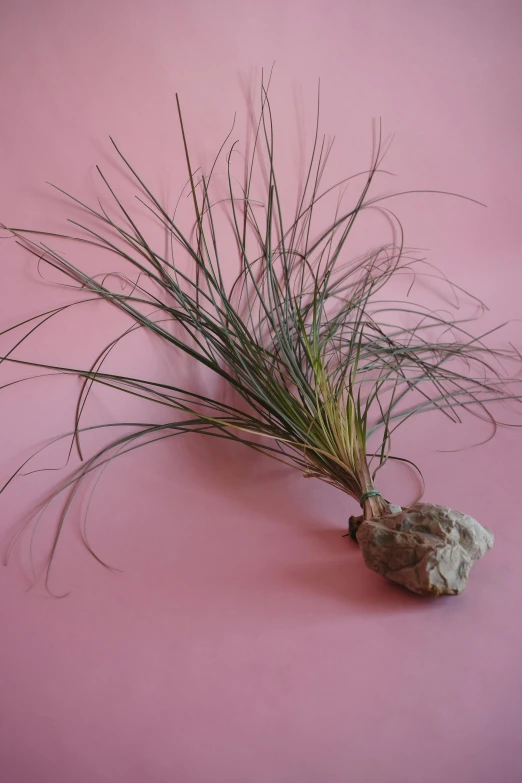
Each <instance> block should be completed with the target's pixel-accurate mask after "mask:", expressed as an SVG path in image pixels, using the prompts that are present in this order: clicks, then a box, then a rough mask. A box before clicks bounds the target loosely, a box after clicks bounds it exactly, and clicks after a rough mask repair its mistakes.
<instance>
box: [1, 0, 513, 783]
mask: <svg viewBox="0 0 522 783" xmlns="http://www.w3.org/2000/svg"><path fill="white" fill-rule="evenodd" d="M521 25H522V11H521V7H520V4H519V3H518V2H509V1H508V0H495V1H493V0H490V1H484V0H458V2H446V0H440V1H439V2H428V1H427V0H417V1H416V2H414V1H413V0H411V1H409V2H408V1H406V0H366V2H364V3H359V2H354V1H353V0H345V1H344V2H289V1H288V0H286V1H284V0H281V2H278V3H276V2H257V3H253V2H251V0H246V2H220V1H218V2H210V1H207V2H202V1H199V2H198V1H196V2H190V3H189V2H173V1H171V2H159V0H151V1H150V2H137V1H136V0H134V2H123V1H120V0H117V1H112V2H101V0H94V2H83V3H80V2H72V3H71V2H65V1H64V0H55V1H54V2H48V1H47V0H32V1H31V0H21V2H15V1H14V0H3V3H2V4H1V7H0V69H1V70H0V74H1V75H0V78H1V83H2V90H1V108H2V122H1V123H0V164H1V166H0V171H1V180H0V219H1V220H2V221H4V222H6V223H15V224H22V225H35V224H36V225H38V226H43V227H46V228H50V227H56V226H57V225H58V224H59V221H61V220H62V219H63V217H64V216H65V209H64V205H63V201H62V200H61V199H60V198H57V197H56V196H55V195H53V194H52V193H49V191H48V189H46V188H45V185H44V182H45V180H52V181H53V182H56V183H57V184H59V185H61V186H62V187H64V188H65V189H68V190H72V191H74V192H75V193H76V194H78V195H79V196H80V197H87V198H90V199H92V198H93V196H94V193H95V192H96V191H95V187H97V186H95V184H94V175H93V164H94V163H96V162H99V161H101V162H102V163H103V164H104V165H106V166H109V167H110V163H107V153H108V144H107V136H108V134H109V133H110V134H112V135H113V136H114V137H115V138H116V139H117V140H118V141H119V143H120V144H121V145H122V146H123V147H124V149H125V150H126V151H127V152H128V154H129V156H130V157H131V158H132V160H133V161H134V162H136V164H137V165H138V166H139V168H140V170H141V171H142V172H144V173H145V174H146V175H147V178H148V180H149V181H150V182H151V183H152V184H153V185H154V186H155V187H156V188H157V189H158V190H159V191H160V192H163V193H165V197H166V198H167V199H168V200H170V202H172V200H173V199H174V198H175V197H176V196H177V193H178V190H179V187H180V185H181V184H182V183H183V178H184V176H185V171H184V169H183V161H182V158H181V155H180V148H179V134H178V129H177V125H176V117H175V104H174V92H175V91H177V92H179V94H180V96H181V99H182V102H183V106H184V113H185V117H186V122H187V126H188V130H189V132H190V136H191V144H192V148H193V151H194V155H195V157H196V159H198V161H199V162H203V163H205V162H207V163H208V159H209V155H210V153H211V151H213V150H215V149H216V147H217V146H218V145H219V144H220V142H221V141H222V139H223V138H224V136H225V135H226V133H227V132H228V130H229V126H230V121H231V118H232V115H233V112H234V110H238V114H239V116H240V117H241V112H244V92H245V85H248V84H249V83H250V82H251V80H252V79H253V78H254V77H255V78H258V77H259V72H260V67H261V66H264V67H265V68H269V67H270V65H271V63H272V61H273V60H276V61H277V64H276V71H275V77H274V84H273V89H272V97H273V103H274V108H275V111H276V116H278V117H280V118H281V120H280V125H282V127H281V130H280V133H281V135H282V136H281V137H282V144H283V145H286V147H287V148H288V150H289V151H290V152H289V156H288V160H287V162H286V164H285V165H286V166H287V170H288V172H291V171H293V169H292V166H293V165H294V162H295V161H296V160H297V157H298V156H297V153H295V155H294V157H292V155H293V152H292V146H291V145H292V139H294V138H295V117H296V102H297V103H299V101H298V100H297V99H296V98H295V96H296V95H298V94H301V95H302V103H303V106H304V109H303V111H304V113H305V116H306V117H307V118H308V119H307V122H308V121H309V120H310V118H312V116H313V105H314V99H315V83H316V79H317V77H318V76H320V77H321V79H322V96H323V113H322V127H323V129H324V130H325V131H326V132H328V133H331V134H335V135H336V136H337V142H336V144H337V152H336V155H337V157H336V158H335V165H336V166H339V171H340V172H341V174H344V173H346V172H347V173H352V172H353V171H356V170H360V169H361V168H363V167H364V166H365V165H367V160H368V156H369V151H370V148H371V144H370V142H371V127H372V121H373V120H374V118H375V117H378V116H381V117H382V118H383V122H384V126H385V129H386V132H387V133H391V132H395V134H396V138H395V142H394V144H393V146H392V149H391V151H390V153H389V157H388V161H387V165H388V168H389V169H390V170H392V171H394V172H396V173H397V174H399V175H400V176H399V178H398V179H397V181H396V182H394V184H393V188H394V189H407V188H421V187H427V188H434V189H436V188H441V189H444V190H451V191H458V192H460V193H465V194H466V195H470V196H472V197H474V198H477V199H479V200H482V201H485V202H486V203H487V204H488V205H489V208H488V209H487V210H483V209H480V208H478V207H473V206H471V205H469V204H465V203H464V202H460V203H456V202H454V201H450V200H446V199H443V198H436V197H433V198H428V197H409V198H405V199H403V200H402V201H401V202H400V204H399V203H397V204H396V208H397V210H398V212H399V214H400V216H401V219H403V222H404V224H405V227H406V231H407V241H408V243H409V244H411V245H417V246H422V247H429V248H430V252H429V258H430V260H431V261H432V262H433V263H435V264H437V265H438V266H439V267H440V268H442V269H443V270H444V271H445V272H446V273H448V274H450V276H451V277H452V278H453V279H454V280H455V281H456V282H457V283H459V284H461V285H464V286H468V287H471V288H472V290H473V292H474V293H476V294H477V295H478V296H481V297H483V298H485V299H486V300H487V302H488V303H489V304H490V306H491V313H490V314H489V315H488V319H489V320H488V323H489V321H490V322H491V323H495V322H498V321H500V320H504V319H507V318H513V319H516V318H518V317H519V316H520V290H521V286H522V265H521V254H520V228H519V227H520V215H519V212H520V204H521V203H522V185H521V181H522V180H521V177H520V171H521V164H522V147H521V144H520V138H521V135H520V134H521V131H522V116H521V109H520V99H519V98H520V95H519V93H520V79H521V76H522V74H521V65H522V47H520V30H521V29H522V28H521ZM307 127H308V128H309V129H310V128H311V126H310V125H307ZM310 132H311V131H310ZM307 133H308V131H307ZM309 140H310V133H308V135H307V141H308V142H309ZM294 152H295V150H294ZM397 183H398V185H397ZM369 241H371V239H370V238H369ZM0 260H1V263H2V286H1V290H0V297H1V302H2V311H1V322H0V323H1V326H2V327H5V326H6V325H8V324H10V323H12V322H13V321H14V320H19V319H21V318H22V317H25V316H29V315H31V314H34V313H35V312H38V311H40V310H43V309H44V308H47V307H48V306H50V305H51V304H54V303H57V302H61V301H64V299H63V297H64V296H66V293H64V292H63V291H62V290H56V289H54V288H53V287H51V286H49V285H48V284H45V283H43V282H41V281H40V280H39V278H38V277H37V274H36V271H35V267H34V264H33V263H32V261H31V260H30V259H28V257H27V255H26V254H23V253H22V252H21V251H19V250H18V249H17V248H15V247H14V246H13V243H12V242H7V241H6V242H4V241H2V242H0ZM86 260H87V261H88V257H86V258H84V262H85V261H86ZM115 323H116V316H115V314H113V313H110V312H108V311H107V309H104V308H102V307H98V308H96V307H93V308H92V309H91V310H90V312H89V313H85V314H80V313H79V314H78V315H77V316H73V318H70V319H68V320H67V319H64V320H63V321H62V322H60V324H57V325H56V326H55V327H50V329H49V330H48V332H46V336H45V337H43V336H42V338H41V339H40V340H37V341H35V343H33V349H32V352H31V351H30V350H27V349H26V350H25V351H24V353H23V355H24V356H26V357H27V356H33V357H36V358H39V359H41V360H53V359H54V360H59V361H61V362H63V363H67V362H75V361H76V362H79V361H80V360H81V359H83V360H85V361H86V360H88V359H89V358H92V357H93V356H95V354H96V348H97V347H98V346H103V345H104V344H105V342H106V339H109V337H110V335H111V334H112V330H113V328H114V326H115ZM118 323H119V321H118ZM510 330H511V331H510V332H509V334H510V337H511V339H513V340H514V341H515V342H516V344H517V345H518V346H519V347H520V346H521V345H522V339H521V336H522V335H521V330H520V323H518V324H517V323H515V324H514V325H513V326H512V327H510ZM78 342H80V343H81V347H80V348H78ZM4 347H5V344H4V341H3V342H2V345H1V348H2V350H3V349H4ZM126 351H127V353H126ZM126 351H125V350H124V349H122V350H121V351H120V354H119V355H118V357H117V358H115V362H116V366H119V367H120V366H128V365H126V364H125V363H126V362H130V363H131V366H134V367H136V366H137V367H139V368H140V371H143V372H145V370H148V371H149V372H160V371H162V369H163V368H164V362H165V358H164V353H163V350H160V349H158V348H157V347H156V345H155V343H152V342H150V341H147V340H145V339H144V340H141V341H140V340H137V341H135V342H134V343H132V344H131V343H129V344H128V347H127V349H126ZM1 372H2V378H3V380H1V381H0V382H1V383H5V382H7V380H8V379H9V378H11V377H15V374H16V372H18V373H19V371H15V370H13V369H12V368H5V367H2V369H1ZM76 390H77V385H76V384H75V382H73V381H70V382H65V381H63V380H60V379H45V380H42V381H41V382H31V383H28V384H26V385H21V386H18V387H11V388H10V389H7V390H5V391H3V392H2V399H1V402H2V404H1V407H0V431H1V432H2V455H1V456H2V459H1V475H2V477H4V476H7V475H8V472H9V470H10V469H12V468H13V467H14V466H15V465H16V464H18V463H19V462H20V460H21V459H23V458H25V457H26V456H28V455H29V454H30V452H31V450H32V449H33V448H34V446H35V444H38V445H39V444H41V443H43V442H44V441H45V439H46V438H49V437H51V436H53V435H55V434H57V433H60V432H62V431H64V430H66V429H68V428H69V427H70V423H71V420H72V406H73V402H74V393H75V391H76ZM136 410H139V407H138V408H136V407H135V406H134V403H133V404H132V405H131V403H130V402H129V401H128V400H118V399H117V398H114V397H110V396H107V395H103V394H101V393H100V394H97V395H95V397H93V399H92V402H91V403H90V410H89V418H90V420H91V421H96V420H100V418H101V419H102V420H111V419H113V420H117V419H118V418H121V417H122V416H123V415H124V414H129V415H130V412H132V413H135V412H136ZM486 434H487V430H486V428H485V427H484V428H481V427H477V426H476V425H474V426H473V427H467V428H457V427H453V428H451V429H449V428H448V427H446V426H444V427H441V422H440V421H439V420H438V419H434V418H428V419H426V420H424V421H420V420H419V422H418V423H415V424H412V426H410V428H409V429H408V430H405V431H404V433H403V434H402V435H401V438H400V441H398V442H397V450H398V453H400V454H404V455H406V456H408V457H409V458H412V459H415V460H417V461H418V463H419V464H420V465H421V466H422V469H423V471H424V474H425V478H426V482H427V492H426V496H425V497H426V499H427V500H428V501H434V502H440V503H445V504H447V505H450V506H453V507H455V508H458V509H460V510H462V511H465V512H467V513H470V514H472V515H473V516H476V517H477V518H479V519H480V520H481V521H482V522H484V523H486V524H488V525H490V526H491V527H492V528H493V530H494V532H495V534H496V537H497V538H496V545H495V548H494V550H493V551H492V552H491V553H490V554H488V555H487V557H486V558H485V559H484V560H483V561H482V562H481V563H479V564H478V565H477V566H476V567H475V569H474V571H473V573H472V576H471V580H470V586H469V588H468V591H467V592H466V593H464V594H463V596H461V597H460V598H456V599H455V598H450V599H446V600H435V601H428V600H422V599H418V598H416V597H415V596H413V595H409V594H406V593H404V592H402V591H400V590H399V589H396V588H394V587H392V586H390V585H389V584H387V583H385V582H384V581H383V580H381V579H380V578H379V577H377V576H376V575H374V574H372V573H370V572H368V571H367V570H366V569H365V568H364V566H363V564H362V562H361V558H360V554H359V552H358V551H357V549H356V547H355V546H352V545H351V544H350V543H348V541H347V540H346V539H342V538H341V534H342V533H343V532H344V530H345V526H346V520H347V516H348V514H349V513H353V512H354V511H355V504H354V503H353V502H352V501H351V500H350V499H346V498H344V497H343V496H342V495H341V494H340V493H339V492H336V491H335V490H332V489H330V488H328V487H327V486H326V485H322V484H319V483H317V482H315V483H314V482H309V481H305V480H303V479H302V478H301V477H300V476H298V475H297V474H296V475H293V474H290V473H289V472H288V471H285V470H282V469H279V467H277V466H276V465H275V464H274V465H272V464H271V463H269V462H268V461H263V460H262V459H261V458H257V457H256V456H255V455H253V454H250V453H247V454H245V453H244V452H243V451H240V450H234V449H231V448H228V447H227V448H225V447H223V446H220V445H219V444H216V443H214V442H211V443H202V442H200V441H197V440H196V439H193V440H185V441H183V440H182V439H176V440H174V441H172V442H169V441H167V442H166V443H163V444H161V445H158V446H154V447H149V448H146V449H144V450H143V451H141V452H138V453H137V454H135V455H133V456H132V457H126V458H125V459H124V460H122V461H121V462H118V463H116V464H114V466H113V467H112V468H111V470H110V471H109V473H108V475H107V476H106V478H105V479H104V481H103V483H101V484H100V486H99V488H98V490H97V493H96V495H95V498H94V500H93V504H92V510H91V528H90V530H91V539H92V543H93V544H94V546H95V548H96V550H97V551H98V552H99V554H100V555H101V556H103V557H104V558H105V559H106V560H108V561H109V562H110V563H111V564H113V565H115V566H118V567H120V568H122V569H124V571H125V573H124V574H119V575H112V574H110V573H109V572H107V571H106V570H104V569H102V568H101V567H100V566H98V565H97V564H96V562H95V561H94V560H92V558H90V557H89V556H88V555H87V553H86V552H85V550H84V548H83V547H82V545H81V543H80V540H79V532H78V525H79V519H80V512H81V510H82V508H83V507H84V505H85V500H84V501H82V502H83V506H82V503H80V504H78V507H76V508H75V510H73V512H72V513H71V516H70V518H69V523H68V525H67V527H66V530H65V533H64V538H63V540H62V544H61V548H60V550H59V556H58V558H57V561H56V569H55V571H54V575H53V586H54V588H55V589H56V590H57V591H64V592H65V591H70V595H69V596H68V597H67V598H65V599H63V600H55V599H51V598H49V597H48V596H47V595H46V593H45V591H44V590H43V589H42V587H41V585H40V582H38V583H37V585H36V586H35V587H34V589H33V590H31V591H30V592H26V590H25V588H26V586H27V585H28V584H29V582H28V581H27V580H26V578H25V575H24V574H25V566H26V561H27V548H28V544H27V542H26V543H25V544H24V545H22V547H21V548H20V549H19V550H17V552H16V554H15V556H14V558H13V560H12V561H11V564H10V566H9V568H7V569H2V570H1V571H0V579H1V580H2V584H1V590H0V602H1V603H0V607H1V608H0V611H1V615H0V616H1V620H2V624H1V628H2V631H3V633H2V642H1V644H0V671H1V672H2V675H1V677H0V689H1V691H0V695H1V697H0V779H1V780H2V783H3V782H4V781H5V783H50V782H51V781H53V783H58V782H59V783H62V782H63V783H102V782H105V781H111V782H112V781H114V783H116V782H117V783H119V782H120V781H125V782H126V783H149V782H150V783H156V782H158V783H159V781H168V782H169V783H177V782H178V781H179V783H196V782H197V783H210V782H211V781H212V783H213V782H214V781H216V782H219V783H247V782H248V783H318V781H327V782H328V783H338V782H339V783H341V781H343V782H344V781H348V780H349V781H354V782H355V783H374V781H375V782H377V781H383V782H384V783H417V782H418V781H423V782H424V783H435V781H447V783H453V782H454V781H463V783H467V782H468V781H469V782H470V783H471V782H473V783H486V782H488V783H489V781H492V780H495V781H497V783H516V782H517V781H520V780H522V753H521V752H520V740H519V733H520V725H521V722H522V698H521V696H522V691H521V685H522V668H521V663H520V661H521V660H522V621H521V617H522V614H521V610H522V575H521V574H522V570H521V569H520V566H519V562H520V559H519V558H520V554H521V552H522V548H521V547H522V534H521V527H520V518H519V517H520V513H519V507H520V503H519V498H518V492H519V486H520V467H521V460H520V444H521V440H520V439H521V437H522V432H521V431H520V430H518V431H517V430H510V431H506V430H502V431H500V432H499V434H498V435H497V437H496V438H495V439H494V440H493V441H492V442H490V443H488V444H487V445H486V446H484V447H482V448H476V449H469V450H467V451H465V452H459V453H450V454H443V453H441V452H440V451H439V450H440V449H444V448H457V447H459V446H462V445H466V444H468V443H473V442H474V441H476V440H478V439H480V438H481V437H483V436H485V435H486ZM63 459H64V454H63V452H60V451H59V450H58V451H56V453H54V454H53V459H52V462H49V463H48V464H53V465H58V464H61V463H62V462H63ZM40 464H42V463H40ZM57 476H58V474H56V473H51V474H49V473H41V474H38V475H36V476H33V477H28V478H25V479H21V480H20V481H19V482H18V483H17V484H16V485H14V486H12V487H10V489H9V492H8V493H7V494H5V495H4V496H2V497H1V498H0V518H1V520H2V527H1V531H0V532H1V538H0V540H1V541H2V545H3V546H5V545H6V544H7V541H8V536H9V533H10V531H11V530H12V529H13V525H15V524H16V522H18V521H20V520H21V519H22V518H23V515H24V514H25V513H26V512H27V510H28V508H29V507H30V506H31V503H32V501H33V500H35V499H37V498H40V497H41V496H42V494H43V493H44V492H45V491H46V490H48V489H49V487H51V486H52V485H53V481H54V480H55V479H56V478H57ZM379 486H380V487H381V488H382V489H383V492H385V494H386V495H387V496H393V499H395V500H396V501H398V502H408V501H409V500H411V498H412V493H413V492H414V491H415V486H414V484H413V483H412V481H411V479H410V477H409V476H407V475H405V474H403V473H402V472H400V471H398V470H392V469H390V471H388V473H387V475H386V476H383V478H382V481H381V483H380V485H379ZM57 513H58V508H57V507H56V508H54V516H53V513H52V512H51V513H50V514H49V515H48V517H47V518H46V522H45V524H44V526H43V531H44V532H42V534H41V538H40V537H38V540H37V542H35V543H36V550H37V552H38V551H40V549H39V546H40V547H41V546H45V545H46V541H47V540H48V539H46V535H47V536H48V535H49V534H50V532H51V531H52V525H53V523H54V522H55V521H56V518H57V517H56V515H57ZM45 531H47V533H45ZM42 542H43V543H42Z"/></svg>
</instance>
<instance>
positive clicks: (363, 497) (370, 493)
mask: <svg viewBox="0 0 522 783" xmlns="http://www.w3.org/2000/svg"><path fill="white" fill-rule="evenodd" d="M377 496H379V497H382V495H381V493H380V492H379V490H378V489H369V490H368V492H364V493H363V494H362V495H361V499H360V500H359V503H360V505H361V508H364V501H365V500H368V498H375V497H377Z"/></svg>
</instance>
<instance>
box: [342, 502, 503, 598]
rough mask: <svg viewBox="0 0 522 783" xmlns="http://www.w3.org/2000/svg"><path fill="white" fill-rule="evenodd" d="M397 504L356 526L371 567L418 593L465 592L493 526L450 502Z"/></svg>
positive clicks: (485, 547) (367, 561)
mask: <svg viewBox="0 0 522 783" xmlns="http://www.w3.org/2000/svg"><path fill="white" fill-rule="evenodd" d="M396 509H397V507H396V506H394V507H392V508H391V511H392V513H389V514H386V515H385V516H382V517H380V518H379V519H368V520H365V521H362V522H361V523H360V524H359V526H358V528H357V533H356V535H357V541H358V543H359V545H360V547H361V550H362V553H363V557H364V561H365V563H366V565H367V566H368V568H371V570H372V571H376V572H377V573H378V574H381V576H385V577H386V578H387V579H391V580H392V581H393V582H398V583H399V584H401V585H404V587H407V588H408V590H412V591H413V592H414V593H420V594H422V595H458V594H459V593H461V592H462V591H463V590H464V588H465V587H466V584H467V581H468V576H469V572H470V570H471V566H472V565H473V563H474V561H475V560H478V559H479V558H481V557H482V555H484V554H485V552H487V550H488V549H491V547H492V546H493V540H494V539H493V533H492V532H491V530H489V529H488V528H487V527H483V526H482V525H480V524H479V523H478V522H477V521H476V520H475V519H473V518H472V517H469V516H467V515H466V514H461V513H460V511H453V510H452V509H451V508H447V507H446V506H436V505H432V504H431V503H415V504H414V505H413V506H410V507H409V508H405V509H400V511H396ZM393 512H395V513H393Z"/></svg>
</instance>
